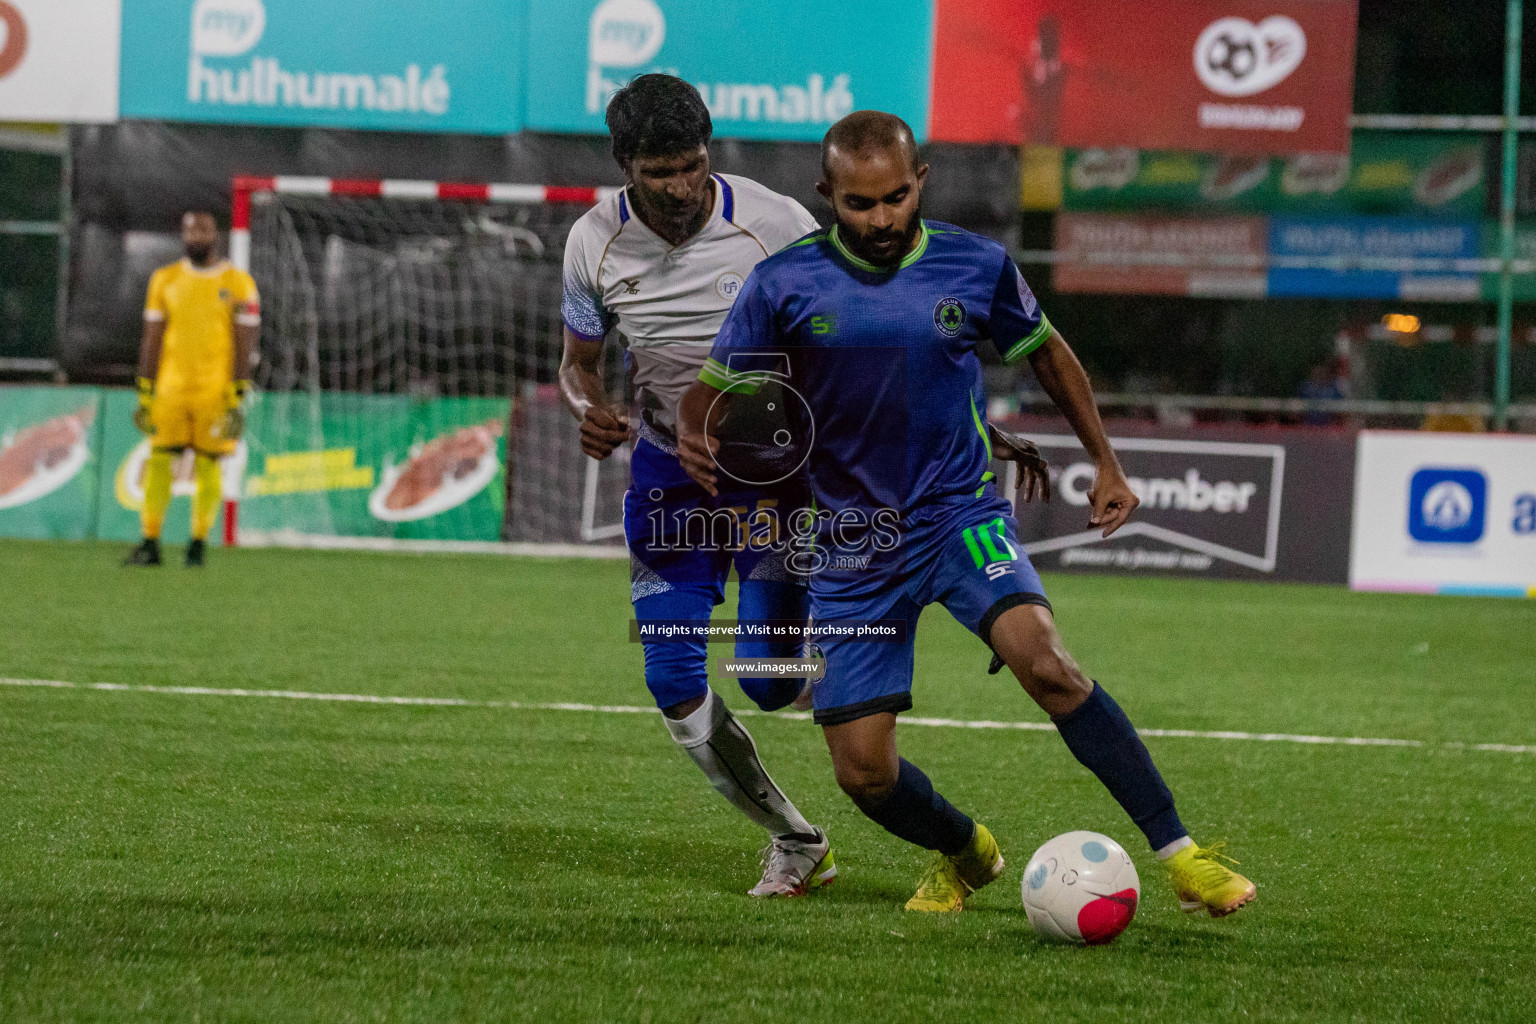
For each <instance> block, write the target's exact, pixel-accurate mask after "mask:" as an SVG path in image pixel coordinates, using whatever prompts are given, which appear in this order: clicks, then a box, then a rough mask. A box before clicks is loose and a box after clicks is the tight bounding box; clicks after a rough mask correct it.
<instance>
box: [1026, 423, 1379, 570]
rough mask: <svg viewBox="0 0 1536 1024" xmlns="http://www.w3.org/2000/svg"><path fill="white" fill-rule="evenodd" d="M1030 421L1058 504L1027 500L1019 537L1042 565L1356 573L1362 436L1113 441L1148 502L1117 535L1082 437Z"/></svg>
mask: <svg viewBox="0 0 1536 1024" xmlns="http://www.w3.org/2000/svg"><path fill="white" fill-rule="evenodd" d="M1023 429H1024V431H1025V433H1026V434H1027V435H1028V436H1029V437H1030V439H1031V440H1033V441H1034V442H1035V443H1036V444H1038V445H1039V446H1040V453H1041V454H1042V455H1043V456H1045V458H1046V459H1047V460H1049V462H1050V464H1051V478H1052V481H1053V483H1054V486H1055V492H1056V493H1055V495H1054V496H1053V497H1052V499H1051V501H1050V502H1049V503H1048V504H1046V503H1041V502H1039V501H1038V500H1037V501H1034V502H1031V503H1029V504H1020V505H1018V508H1017V514H1018V518H1019V536H1020V538H1021V539H1023V540H1024V542H1025V547H1026V549H1027V550H1028V551H1029V555H1030V558H1031V559H1032V560H1034V562H1035V564H1036V565H1037V566H1038V567H1039V568H1041V569H1046V570H1062V571H1086V572H1108V573H1132V574H1166V575H1191V576H1202V577H1219V578H1231V579H1249V580H1264V579H1269V580H1301V581H1307V582H1312V583H1343V582H1344V581H1345V578H1346V570H1347V566H1348V563H1349V529H1350V516H1349V498H1350V482H1351V479H1352V478H1353V474H1354V441H1353V438H1350V437H1347V436H1344V435H1333V434H1328V433H1322V432H1311V431H1295V432H1277V431H1264V432H1260V431H1251V432H1245V431H1219V432H1216V431H1213V432H1205V431H1200V432H1196V431H1159V432H1158V436H1156V437H1115V438H1112V443H1113V445H1114V448H1115V453H1116V454H1117V455H1118V456H1119V458H1120V462H1121V465H1122V466H1123V467H1124V468H1125V472H1126V476H1127V477H1129V478H1130V482H1131V488H1132V490H1134V491H1135V492H1136V494H1137V496H1138V497H1139V498H1141V506H1140V507H1139V508H1137V510H1136V512H1135V514H1134V515H1133V516H1132V517H1131V521H1130V522H1129V523H1127V524H1126V525H1125V526H1123V527H1121V528H1120V529H1119V530H1118V531H1117V532H1116V533H1115V534H1114V535H1113V536H1112V537H1110V538H1108V539H1107V540H1106V539H1104V538H1103V537H1101V536H1100V535H1099V533H1100V531H1098V530H1096V529H1090V528H1088V525H1087V524H1088V512H1089V503H1088V491H1089V489H1090V488H1091V487H1092V484H1093V463H1092V461H1091V460H1090V459H1089V458H1088V455H1087V453H1086V452H1085V451H1084V450H1083V448H1082V446H1081V445H1080V444H1079V443H1078V441H1077V438H1076V437H1074V436H1072V435H1071V434H1044V435H1042V434H1039V433H1036V432H1033V431H1032V430H1031V429H1030V428H1029V427H1028V426H1026V427H1024V428H1023ZM1253 438H1262V439H1263V440H1262V441H1256V440H1252V439H1253Z"/></svg>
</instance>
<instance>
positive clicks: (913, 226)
mask: <svg viewBox="0 0 1536 1024" xmlns="http://www.w3.org/2000/svg"><path fill="white" fill-rule="evenodd" d="M922 229H923V205H922V203H921V201H919V203H918V205H917V209H915V210H913V211H912V219H911V220H910V221H909V222H908V223H907V227H906V230H905V231H902V232H899V233H898V232H896V231H886V232H882V233H880V234H879V235H876V236H873V237H869V236H865V235H862V234H860V233H859V232H858V231H856V230H854V229H853V228H852V227H849V226H848V224H846V223H844V221H843V220H842V218H838V221H837V235H838V237H839V238H841V239H842V241H843V244H844V245H845V246H847V247H848V251H849V252H851V253H853V254H854V255H855V256H857V257H858V258H859V259H861V260H864V261H865V262H866V263H873V264H874V265H875V266H877V267H885V268H887V269H889V268H891V267H898V266H900V265H901V261H902V260H904V259H906V258H907V253H909V252H911V251H912V240H913V239H914V238H916V237H917V233H918V232H919V231H921V230H922ZM887 238H895V239H896V240H897V242H898V244H897V245H896V247H895V250H894V252H895V254H894V255H891V256H882V255H881V254H880V253H879V252H878V251H876V250H875V248H874V246H873V245H871V244H870V243H872V242H880V241H884V240H885V239H887Z"/></svg>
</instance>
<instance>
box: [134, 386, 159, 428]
mask: <svg viewBox="0 0 1536 1024" xmlns="http://www.w3.org/2000/svg"><path fill="white" fill-rule="evenodd" d="M138 388H139V404H138V405H137V406H135V407H134V410H133V425H134V426H135V427H137V428H138V429H139V432H140V433H141V434H148V435H149V436H151V437H153V436H154V433H155V420H154V416H153V415H152V410H153V409H154V405H155V382H154V381H152V380H150V379H149V378H148V377H140V378H139V379H138Z"/></svg>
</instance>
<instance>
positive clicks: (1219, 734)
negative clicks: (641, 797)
mask: <svg viewBox="0 0 1536 1024" xmlns="http://www.w3.org/2000/svg"><path fill="white" fill-rule="evenodd" d="M0 686H32V687H44V688H48V689H55V690H107V691H112V692H115V693H160V694H173V695H179V696H188V697H265V698H267V699H271V700H317V701H330V702H333V703H340V704H387V705H396V706H406V707H434V708H498V709H504V710H508V711H585V712H589V713H595V714H608V715H654V714H656V709H655V708H652V707H639V706H636V705H629V704H579V703H574V702H570V701H551V702H530V701H520V700H469V699H467V698H463V697H391V696H387V695H384V694H375V693H311V692H309V691H306V690H246V689H238V688H225V687H215V686H155V685H151V684H147V683H70V682H65V681H63V680H59V679H8V678H5V677H3V676H0ZM736 714H737V715H740V716H742V717H754V718H789V719H794V720H797V721H802V722H804V721H810V719H811V716H810V714H808V713H806V712H797V711H773V712H767V711H758V710H756V709H750V708H749V709H746V710H741V711H737V712H736ZM900 721H901V724H902V725H915V726H919V727H924V728H933V729H1004V730H1012V731H1019V732H1055V731H1056V727H1055V726H1054V725H1052V724H1050V723H1049V722H992V721H987V720H985V719H983V720H980V721H967V720H965V719H959V718H920V717H917V716H912V715H908V716H904V717H903V718H901V719H900ZM1137 732H1139V733H1140V734H1141V735H1143V736H1152V737H1156V738H1169V739H1196V740H1246V741H1248V742H1251V743H1300V744H1306V745H1312V746H1340V747H1438V748H1440V749H1443V750H1477V751H1484V752H1488V753H1498V754H1536V744H1533V745H1524V746H1522V745H1519V744H1512V743H1465V742H1460V741H1455V740H1448V741H1445V742H1441V743H1434V742H1430V741H1428V740H1399V739H1386V738H1382V737H1373V736H1308V735H1306V734H1303V733H1288V732H1235V731H1232V730H1226V729H1223V730H1203V729H1138V730H1137Z"/></svg>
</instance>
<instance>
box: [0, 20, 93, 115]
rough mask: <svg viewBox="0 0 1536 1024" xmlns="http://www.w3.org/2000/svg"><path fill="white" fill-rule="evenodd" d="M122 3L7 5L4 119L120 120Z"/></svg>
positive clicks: (1, 94) (2, 58) (0, 78)
mask: <svg viewBox="0 0 1536 1024" xmlns="http://www.w3.org/2000/svg"><path fill="white" fill-rule="evenodd" d="M121 34H122V0H0V121H88V122H89V121H115V120H116V119H117V73H118V51H119V47H120V39H121Z"/></svg>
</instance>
